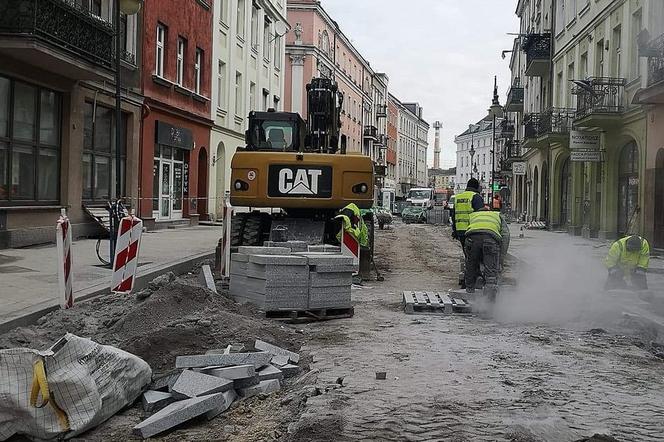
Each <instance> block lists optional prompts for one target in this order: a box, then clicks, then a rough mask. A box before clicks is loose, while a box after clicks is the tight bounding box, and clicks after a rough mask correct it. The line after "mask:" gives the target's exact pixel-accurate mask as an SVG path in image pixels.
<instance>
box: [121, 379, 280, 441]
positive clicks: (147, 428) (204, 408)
mask: <svg viewBox="0 0 664 442" xmlns="http://www.w3.org/2000/svg"><path fill="white" fill-rule="evenodd" d="M268 382H269V381H268ZM277 382H278V381H277ZM224 402H225V401H224V395H223V394H221V393H217V394H212V395H208V396H202V397H196V398H192V399H187V400H184V401H180V402H175V403H173V404H170V405H168V406H166V408H163V409H162V410H161V411H158V412H157V413H155V414H153V415H152V416H150V417H149V418H147V419H145V420H144V421H143V422H141V423H140V424H138V425H136V426H135V427H134V434H136V435H138V436H140V437H142V438H143V439H147V438H148V437H152V436H154V435H156V434H159V433H163V432H164V431H166V430H170V429H171V428H173V427H177V426H178V425H180V424H182V423H184V422H187V421H188V420H190V419H193V418H195V417H198V416H201V415H202V414H205V413H207V412H209V411H212V410H216V409H217V408H219V407H221V406H223V404H224Z"/></svg>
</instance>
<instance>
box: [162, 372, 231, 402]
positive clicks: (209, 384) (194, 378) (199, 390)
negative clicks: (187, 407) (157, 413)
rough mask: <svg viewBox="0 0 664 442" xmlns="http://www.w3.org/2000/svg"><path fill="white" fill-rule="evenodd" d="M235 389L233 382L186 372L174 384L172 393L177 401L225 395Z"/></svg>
mask: <svg viewBox="0 0 664 442" xmlns="http://www.w3.org/2000/svg"><path fill="white" fill-rule="evenodd" d="M232 388H233V381H231V380H229V379H222V378H218V377H216V376H210V375H207V374H204V373H198V372H195V371H192V370H185V371H183V372H182V375H180V377H179V378H178V380H177V381H176V382H175V384H173V388H171V393H172V394H173V397H174V398H176V399H187V398H192V397H197V396H205V395H208V394H213V393H223V392H224V391H228V390H230V389H232Z"/></svg>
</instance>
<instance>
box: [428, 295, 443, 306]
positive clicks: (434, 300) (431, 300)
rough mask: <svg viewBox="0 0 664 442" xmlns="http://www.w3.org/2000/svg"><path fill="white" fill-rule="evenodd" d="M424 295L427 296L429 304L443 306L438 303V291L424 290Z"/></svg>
mask: <svg viewBox="0 0 664 442" xmlns="http://www.w3.org/2000/svg"><path fill="white" fill-rule="evenodd" d="M426 296H427V298H429V304H431V306H433V307H436V308H441V307H444V306H442V305H441V304H440V300H439V298H438V292H426Z"/></svg>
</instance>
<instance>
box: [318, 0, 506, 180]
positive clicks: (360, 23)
mask: <svg viewBox="0 0 664 442" xmlns="http://www.w3.org/2000/svg"><path fill="white" fill-rule="evenodd" d="M321 4H322V6H323V7H324V8H325V10H326V11H327V12H328V14H330V16H331V17H332V18H333V19H334V20H336V21H337V23H339V26H340V27H341V29H342V31H343V32H344V33H345V34H346V36H347V37H348V38H350V39H351V40H352V42H353V44H354V45H355V47H356V48H357V49H358V50H359V51H360V52H361V53H362V55H363V56H364V57H365V58H366V59H367V60H368V61H369V62H370V63H371V66H372V67H373V69H374V70H376V71H377V72H385V73H387V75H388V76H389V78H390V85H389V88H390V92H391V93H392V94H393V95H395V96H396V97H397V98H399V99H400V100H402V101H417V102H419V103H420V105H422V107H424V118H425V120H426V121H428V122H429V123H430V124H431V125H432V126H433V122H434V121H436V120H439V121H440V122H441V123H442V124H443V128H442V136H441V144H442V151H443V153H442V164H443V166H444V167H452V166H454V165H455V162H456V155H455V151H456V145H455V144H454V136H455V135H458V134H460V133H461V132H463V131H464V130H465V129H467V127H468V124H469V123H474V122H476V121H478V120H480V119H481V118H483V117H484V116H485V115H486V112H487V109H488V107H489V105H490V104H491V96H492V93H493V76H494V75H498V93H499V95H500V103H501V104H504V102H505V95H506V92H507V89H508V88H509V55H510V54H507V57H506V58H505V60H503V59H502V58H501V57H500V53H501V51H502V50H509V49H512V42H513V39H514V37H513V36H509V35H507V33H508V32H517V31H518V19H517V17H516V15H515V14H514V10H515V9H516V0H410V1H403V0H322V1H321ZM433 134H434V131H433V127H432V128H431V131H430V132H429V163H430V164H433Z"/></svg>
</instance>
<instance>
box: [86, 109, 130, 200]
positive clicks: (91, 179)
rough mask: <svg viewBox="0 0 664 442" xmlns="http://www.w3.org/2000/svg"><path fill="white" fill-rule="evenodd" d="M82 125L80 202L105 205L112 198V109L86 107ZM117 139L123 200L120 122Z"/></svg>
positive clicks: (124, 123)
mask: <svg viewBox="0 0 664 442" xmlns="http://www.w3.org/2000/svg"><path fill="white" fill-rule="evenodd" d="M84 119H85V124H84V137H83V157H82V169H81V176H82V181H83V183H82V184H83V200H85V201H88V202H100V203H101V202H106V201H108V200H110V199H111V198H115V196H116V195H115V189H116V184H115V183H116V177H115V175H116V174H115V169H116V167H115V161H116V160H115V152H116V150H115V144H116V143H115V112H114V110H113V109H111V108H107V107H103V106H99V105H97V107H96V109H94V104H93V103H85V116H84ZM122 120H123V121H122V136H121V138H120V143H121V145H120V167H121V175H122V176H120V182H121V191H122V195H121V196H125V179H124V177H125V167H126V166H125V165H126V129H127V127H126V126H127V120H126V118H124V117H123V119H122Z"/></svg>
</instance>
